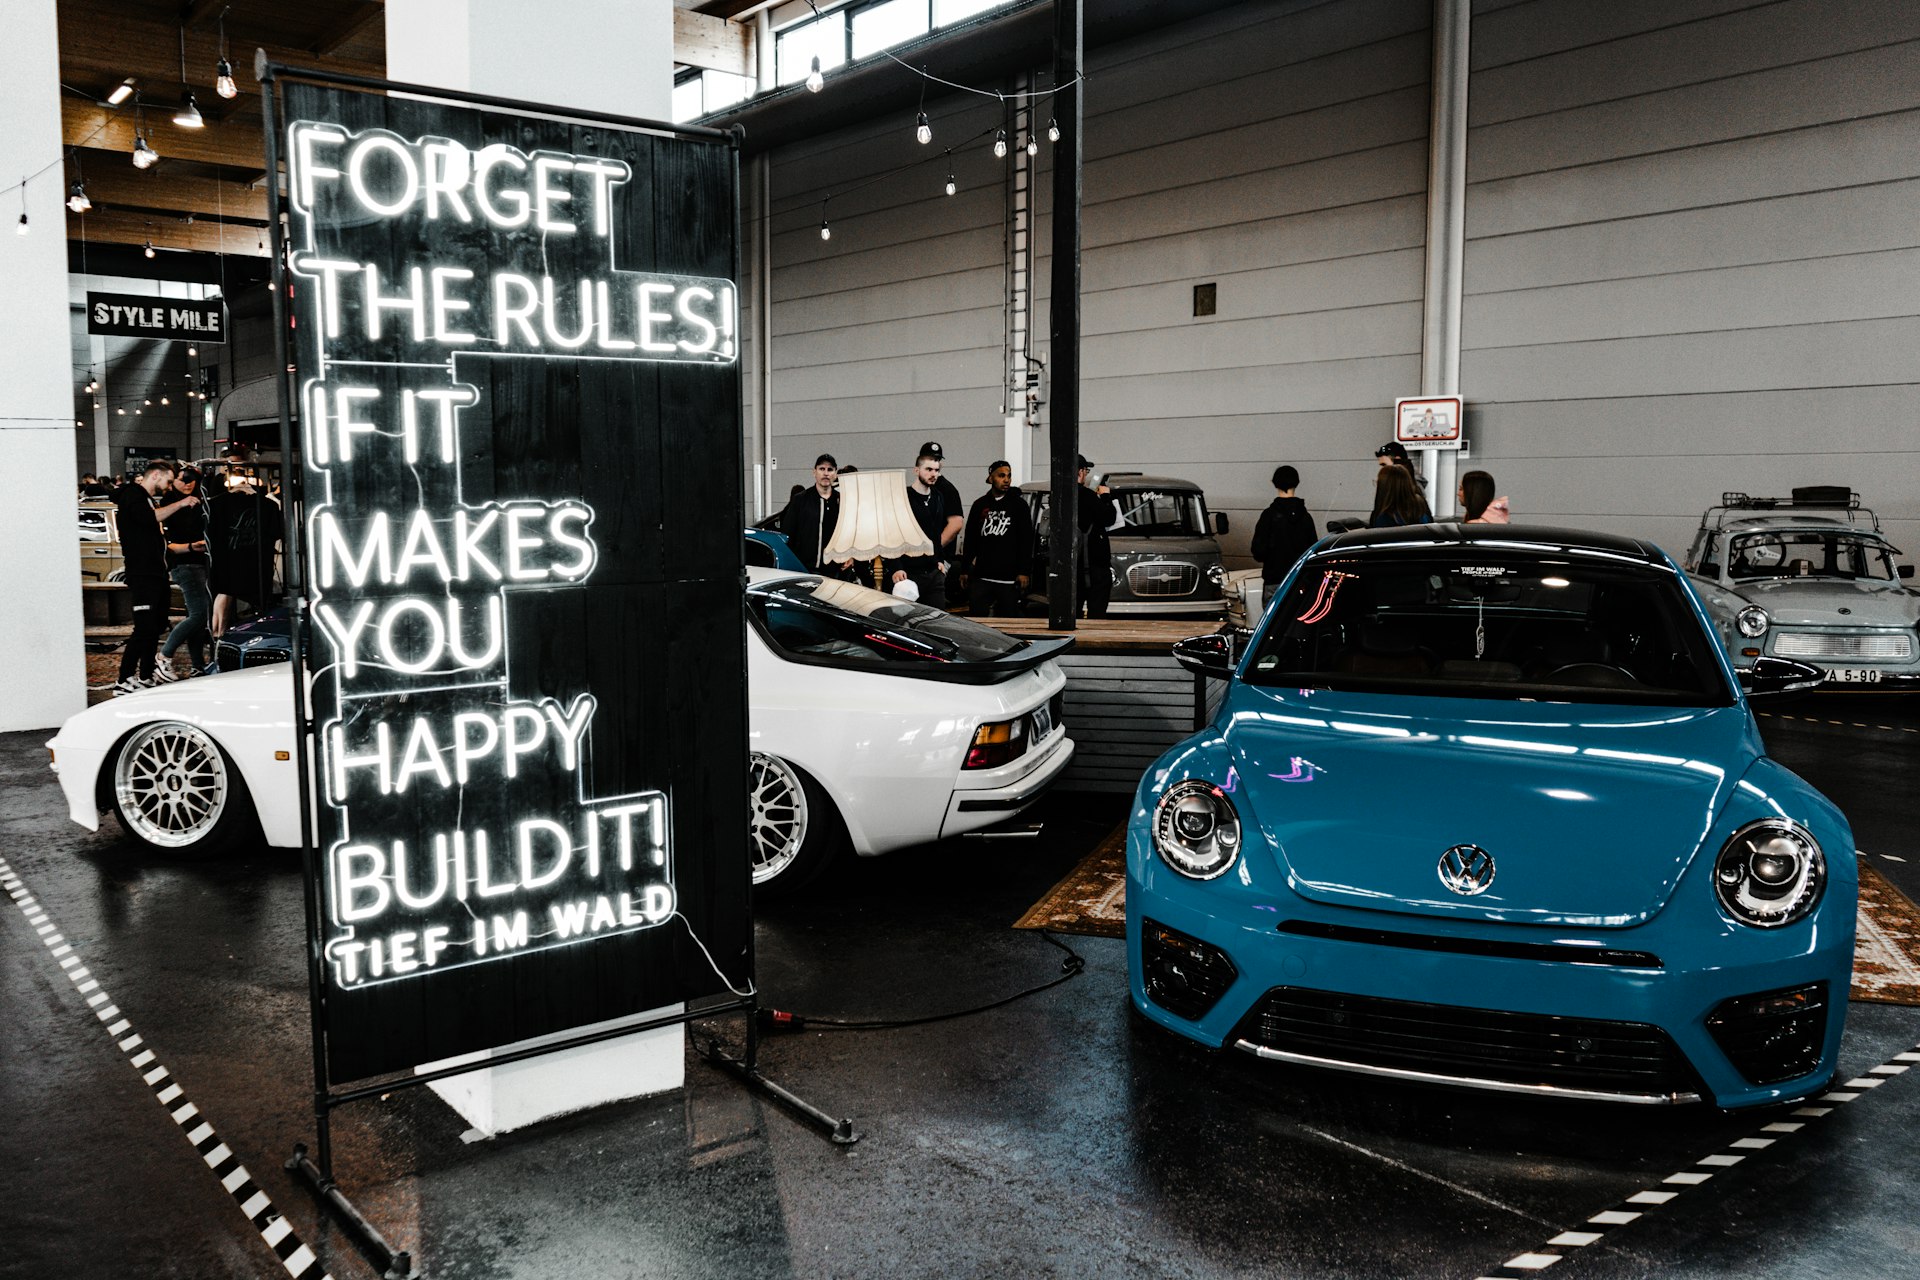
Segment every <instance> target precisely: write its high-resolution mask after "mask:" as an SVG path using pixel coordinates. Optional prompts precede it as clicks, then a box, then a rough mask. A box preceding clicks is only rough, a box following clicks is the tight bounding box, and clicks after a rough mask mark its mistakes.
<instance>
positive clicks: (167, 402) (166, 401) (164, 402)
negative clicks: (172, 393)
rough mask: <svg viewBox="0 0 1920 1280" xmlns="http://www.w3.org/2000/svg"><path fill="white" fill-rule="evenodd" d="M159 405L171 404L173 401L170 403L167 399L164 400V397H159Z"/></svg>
mask: <svg viewBox="0 0 1920 1280" xmlns="http://www.w3.org/2000/svg"><path fill="white" fill-rule="evenodd" d="M160 403H161V404H172V403H173V401H171V400H169V399H167V398H166V397H165V396H161V397H160Z"/></svg>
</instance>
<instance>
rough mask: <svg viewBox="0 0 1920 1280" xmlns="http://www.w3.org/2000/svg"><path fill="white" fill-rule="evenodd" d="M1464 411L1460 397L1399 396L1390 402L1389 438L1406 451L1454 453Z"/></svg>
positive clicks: (1459, 441)
mask: <svg viewBox="0 0 1920 1280" xmlns="http://www.w3.org/2000/svg"><path fill="white" fill-rule="evenodd" d="M1466 411H1467V402H1466V401H1465V400H1464V399H1463V398H1461V397H1460V396H1403V397H1401V398H1400V399H1398V400H1395V401H1394V402H1393V438H1394V439H1395V440H1398V441H1399V442H1400V443H1401V444H1403V445H1406V446H1407V447H1408V448H1409V449H1458V448H1459V447H1460V444H1461V439H1460V433H1461V427H1462V424H1463V422H1464V421H1465V417H1466Z"/></svg>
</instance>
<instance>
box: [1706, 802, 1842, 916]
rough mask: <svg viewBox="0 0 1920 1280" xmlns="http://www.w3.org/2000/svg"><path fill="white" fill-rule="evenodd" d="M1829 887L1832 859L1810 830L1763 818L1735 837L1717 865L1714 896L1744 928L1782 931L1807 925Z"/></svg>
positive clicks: (1726, 846)
mask: <svg viewBox="0 0 1920 1280" xmlns="http://www.w3.org/2000/svg"><path fill="white" fill-rule="evenodd" d="M1826 883H1827V859H1826V855H1825V854H1823V853H1821V852H1820V844H1819V842H1818V841H1817V840H1815V839H1814V838H1813V836H1812V834H1811V833H1810V832H1808V831H1807V830H1806V828H1804V827H1801V826H1799V825H1797V824H1796V823H1792V822H1788V821H1787V820H1786V819H1784V818H1763V819H1761V820H1760V821H1759V822H1749V823H1748V824H1747V825H1746V826H1744V827H1742V828H1740V829H1739V830H1738V831H1736V832H1734V833H1733V835H1732V836H1730V837H1729V838H1728V839H1727V842H1726V844H1724V845H1722V846H1721V847H1720V856H1719V857H1718V858H1717V859H1715V860H1714V864H1713V891H1714V892H1715V893H1716V894H1717V895H1719V898H1720V905H1721V906H1723V907H1725V908H1726V909H1727V914H1728V915H1730V916H1732V917H1733V918H1734V919H1735V920H1738V921H1739V922H1740V923H1741V924H1750V925H1753V926H1754V927H1756V928H1760V929H1777V928H1779V927H1780V926H1782V925H1789V924H1793V923H1794V922H1796V921H1799V920H1804V919H1806V918H1807V916H1808V914H1809V913H1811V912H1812V911H1813V908H1814V906H1815V905H1816V904H1817V903H1818V902H1819V901H1820V892H1821V890H1822V889H1823V888H1825V887H1826Z"/></svg>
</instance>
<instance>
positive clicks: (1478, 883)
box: [1440, 844, 1493, 898]
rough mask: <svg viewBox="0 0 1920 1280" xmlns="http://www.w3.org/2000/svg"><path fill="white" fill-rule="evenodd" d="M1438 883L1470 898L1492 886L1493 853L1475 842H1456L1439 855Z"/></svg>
mask: <svg viewBox="0 0 1920 1280" xmlns="http://www.w3.org/2000/svg"><path fill="white" fill-rule="evenodd" d="M1440 883H1441V884H1443V885H1445V886H1447V888H1449V889H1451V890H1453V891H1454V892H1455V893H1457V894H1460V895H1461V896H1462V897H1466V898H1471V897H1473V896H1474V895H1475V894H1479V893H1485V892H1486V891H1487V890H1488V889H1491V888H1492V887H1493V855H1492V854H1490V853H1488V852H1487V851H1486V850H1485V849H1482V848H1481V847H1480V846H1479V845H1475V844H1457V845H1455V846H1453V848H1451V849H1449V850H1447V851H1446V852H1445V853H1443V854H1441V855H1440Z"/></svg>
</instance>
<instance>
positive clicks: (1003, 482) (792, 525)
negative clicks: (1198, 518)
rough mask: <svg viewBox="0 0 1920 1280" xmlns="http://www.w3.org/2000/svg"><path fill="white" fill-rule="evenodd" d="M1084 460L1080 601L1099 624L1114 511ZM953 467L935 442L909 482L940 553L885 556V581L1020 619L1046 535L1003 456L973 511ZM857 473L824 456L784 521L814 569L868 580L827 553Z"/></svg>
mask: <svg viewBox="0 0 1920 1280" xmlns="http://www.w3.org/2000/svg"><path fill="white" fill-rule="evenodd" d="M1077 461H1078V463H1079V483H1080V501H1079V510H1078V518H1077V524H1078V527H1079V535H1080V536H1079V537H1078V538H1077V539H1076V547H1077V550H1076V555H1075V563H1076V580H1077V582H1078V585H1079V588H1080V591H1079V595H1078V599H1079V600H1080V602H1081V607H1082V608H1083V609H1084V610H1085V611H1086V614H1087V616H1088V617H1090V618H1100V617H1105V616H1106V611H1107V600H1108V597H1109V596H1110V594H1111V592H1112V581H1113V579H1112V570H1111V567H1110V561H1111V558H1112V557H1111V555H1110V554H1109V548H1108V543H1107V531H1108V529H1109V528H1111V527H1112V525H1113V524H1114V521H1115V512H1114V507H1113V500H1112V498H1111V497H1110V496H1108V492H1107V487H1106V486H1105V485H1098V486H1090V485H1088V483H1087V480H1088V477H1089V476H1090V475H1091V474H1092V464H1091V463H1089V462H1088V461H1087V459H1086V458H1084V457H1082V458H1079V459H1078V460H1077ZM945 466H946V452H945V450H943V449H942V448H941V447H940V445H939V443H938V442H937V441H932V440H929V441H928V442H927V443H925V444H923V445H921V446H920V451H919V453H918V454H917V455H916V456H915V458H914V462H913V474H912V475H911V477H910V478H909V479H908V481H907V485H906V496H907V505H908V507H909V508H910V509H911V510H912V512H913V516H914V520H915V522H916V523H917V524H918V525H919V526H920V529H921V532H923V533H924V534H926V537H927V541H928V543H929V544H930V545H931V546H932V550H931V551H929V552H923V553H920V554H916V555H904V556H896V557H892V558H889V559H887V560H885V561H884V562H883V563H882V566H881V576H880V580H881V582H882V583H884V584H885V585H886V586H887V587H888V588H889V589H890V590H891V591H892V592H893V593H894V594H895V595H898V596H901V597H903V598H906V599H910V600H923V601H925V602H927V603H928V604H932V605H935V606H944V605H946V604H947V603H948V602H949V601H950V600H954V599H956V598H961V599H965V600H966V602H967V607H968V609H969V611H970V612H971V613H972V614H973V615H974V616H975V617H1017V616H1019V615H1020V613H1021V612H1022V602H1023V601H1024V599H1025V597H1026V594H1027V590H1028V587H1029V586H1030V585H1031V578H1032V569H1033V566H1034V564H1035V563H1036V558H1037V556H1038V554H1039V537H1038V533H1037V531H1036V529H1035V527H1034V522H1033V512H1032V510H1031V509H1030V508H1029V507H1028V506H1027V503H1026V502H1025V501H1024V500H1023V499H1022V498H1021V497H1020V496H1019V495H1020V490H1019V489H1018V488H1016V487H1015V486H1014V483H1013V464H1012V463H1010V462H1008V461H1007V460H1006V459H1005V458H997V459H995V460H994V461H993V462H991V463H989V464H987V475H986V481H987V489H986V492H985V493H982V494H981V495H980V496H979V497H978V498H976V499H974V501H973V503H972V504H971V505H970V506H963V505H962V499H961V496H960V490H959V489H958V488H957V487H956V486H955V485H954V483H953V481H951V480H949V479H947V478H946V477H945V476H944V475H942V474H941V473H942V471H943V470H944V468H945ZM854 470H855V469H854V468H853V467H845V468H842V467H841V466H840V464H839V462H838V461H837V460H836V459H835V458H834V456H833V455H832V454H830V453H823V454H821V455H820V456H819V457H818V458H816V459H814V463H813V484H812V485H811V486H809V487H806V488H796V489H795V491H794V493H793V495H792V497H791V498H790V499H789V500H788V502H787V506H786V509H785V510H784V511H782V512H781V513H780V515H779V517H778V523H779V528H780V532H782V533H784V534H785V535H786V536H787V542H788V544H789V545H790V546H792V548H793V551H794V554H795V555H797V556H799V557H800V560H801V562H802V563H803V564H805V565H806V566H807V567H808V568H809V569H812V570H813V571H815V572H817V573H820V574H824V575H826V576H828V577H837V578H844V579H847V580H849V581H860V580H862V579H863V578H864V577H865V574H864V572H863V571H862V570H861V569H858V568H856V566H855V564H854V562H853V561H852V560H849V559H840V560H835V559H830V558H829V557H828V555H827V552H828V550H829V546H830V543H831V542H832V540H833V531H834V530H835V529H836V528H837V527H838V526H839V521H840V492H839V487H838V486H839V480H840V477H841V476H842V475H846V474H849V473H851V472H853V471H854ZM963 534H964V537H963V536H962V535H963ZM950 579H951V582H950V581H949V580H950Z"/></svg>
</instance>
